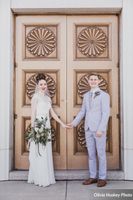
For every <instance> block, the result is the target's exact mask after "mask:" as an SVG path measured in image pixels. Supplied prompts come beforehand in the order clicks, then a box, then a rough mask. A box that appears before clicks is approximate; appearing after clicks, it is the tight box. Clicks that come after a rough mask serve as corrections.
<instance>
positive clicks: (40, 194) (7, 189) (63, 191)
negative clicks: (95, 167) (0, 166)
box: [0, 180, 133, 200]
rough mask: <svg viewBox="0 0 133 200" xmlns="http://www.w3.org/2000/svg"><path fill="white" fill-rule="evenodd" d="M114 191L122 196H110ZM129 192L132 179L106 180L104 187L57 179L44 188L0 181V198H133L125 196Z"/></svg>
mask: <svg viewBox="0 0 133 200" xmlns="http://www.w3.org/2000/svg"><path fill="white" fill-rule="evenodd" d="M116 189H117V190H116ZM118 189H121V190H118ZM128 189H131V190H128ZM114 191H115V193H117V194H118V195H121V193H123V194H124V196H123V198H122V197H121V198H120V196H119V197H116V198H114V197H112V198H111V195H115V194H114ZM105 193H110V194H109V195H110V196H109V197H106V198H105ZM129 193H132V194H133V181H108V185H107V186H106V187H104V189H103V188H102V189H101V188H97V187H96V184H93V185H90V186H84V185H82V181H81V180H80V181H57V182H56V184H54V185H51V186H49V187H45V188H43V187H38V186H35V185H33V184H28V183H27V182H26V181H1V182H0V200H92V199H95V200H101V199H102V200H103V199H109V200H112V199H113V200H114V199H122V200H127V199H129V200H133V195H132V197H131V195H130V196H129V195H128V197H129V198H125V195H126V197H127V194H129ZM106 195H108V194H106ZM101 196H102V197H101Z"/></svg>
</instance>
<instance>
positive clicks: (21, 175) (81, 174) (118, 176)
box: [9, 170, 125, 180]
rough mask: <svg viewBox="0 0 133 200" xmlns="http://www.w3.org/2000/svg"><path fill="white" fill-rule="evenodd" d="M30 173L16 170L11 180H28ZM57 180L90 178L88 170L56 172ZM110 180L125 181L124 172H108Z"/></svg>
mask: <svg viewBox="0 0 133 200" xmlns="http://www.w3.org/2000/svg"><path fill="white" fill-rule="evenodd" d="M27 177H28V171H25V170H23V171H22V170H14V171H11V172H10V174H9V180H27ZM55 178H56V180H83V179H86V178H88V170H55ZM107 179H108V180H124V179H125V178H124V172H123V171H116V170H113V171H108V173H107Z"/></svg>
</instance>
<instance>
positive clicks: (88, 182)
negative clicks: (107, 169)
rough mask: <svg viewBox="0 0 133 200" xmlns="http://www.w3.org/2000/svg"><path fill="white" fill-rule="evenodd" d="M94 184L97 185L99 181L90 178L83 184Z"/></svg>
mask: <svg viewBox="0 0 133 200" xmlns="http://www.w3.org/2000/svg"><path fill="white" fill-rule="evenodd" d="M93 183H97V179H95V178H89V179H87V180H85V181H84V182H83V183H82V184H83V185H90V184H93Z"/></svg>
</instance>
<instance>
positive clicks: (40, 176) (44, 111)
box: [28, 74, 67, 187]
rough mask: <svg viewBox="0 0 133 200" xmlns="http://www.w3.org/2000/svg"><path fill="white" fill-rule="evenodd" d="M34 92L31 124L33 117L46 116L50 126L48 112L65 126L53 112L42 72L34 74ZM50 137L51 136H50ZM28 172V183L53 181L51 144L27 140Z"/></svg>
mask: <svg viewBox="0 0 133 200" xmlns="http://www.w3.org/2000/svg"><path fill="white" fill-rule="evenodd" d="M36 84H37V86H36V88H37V89H36V92H35V94H34V95H33V97H32V100H31V126H32V127H34V126H35V119H36V118H37V119H41V118H42V117H43V118H46V117H47V121H46V127H47V128H50V119H49V113H50V114H51V116H52V117H53V118H54V119H55V120H56V121H57V122H59V123H60V124H61V126H62V127H63V128H66V127H67V126H66V125H65V124H64V123H63V122H62V121H61V120H60V119H59V118H58V116H57V115H56V113H55V112H54V110H53V108H52V105H51V99H50V97H49V95H48V93H47V83H46V77H45V75H44V74H38V75H37V76H36ZM50 137H51V136H50ZM28 145H29V162H30V167H29V174H28V183H34V184H35V185H39V186H43V187H45V186H48V185H50V184H54V183H55V177H54V168H53V158H52V144H51V142H47V144H46V146H43V145H42V144H40V143H39V152H40V154H41V156H40V155H39V154H38V147H37V144H35V142H34V141H30V142H29V144H28Z"/></svg>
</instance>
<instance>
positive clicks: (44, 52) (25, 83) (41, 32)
mask: <svg viewBox="0 0 133 200" xmlns="http://www.w3.org/2000/svg"><path fill="white" fill-rule="evenodd" d="M16 66H17V67H16V69H15V71H16V98H15V99H16V103H15V113H16V116H17V118H16V120H15V168H17V169H27V168H28V165H29V163H28V151H27V149H26V144H25V140H24V133H25V131H26V130H27V129H28V128H30V114H31V110H30V100H31V98H32V95H33V93H34V90H35V77H36V74H37V73H38V72H43V73H45V75H46V77H47V83H48V88H49V91H50V95H51V98H52V102H53V107H54V110H55V111H56V113H57V114H58V116H59V117H60V118H61V119H62V120H63V121H66V102H65V100H66V76H64V75H65V74H66V17H65V16H43V17H41V16H28V17H27V16H19V17H17V18H16ZM51 123H52V138H53V155H54V165H55V168H57V169H58V168H59V169H66V130H65V129H62V128H61V127H60V126H59V125H58V124H57V123H56V122H55V121H54V120H53V119H52V120H51Z"/></svg>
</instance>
